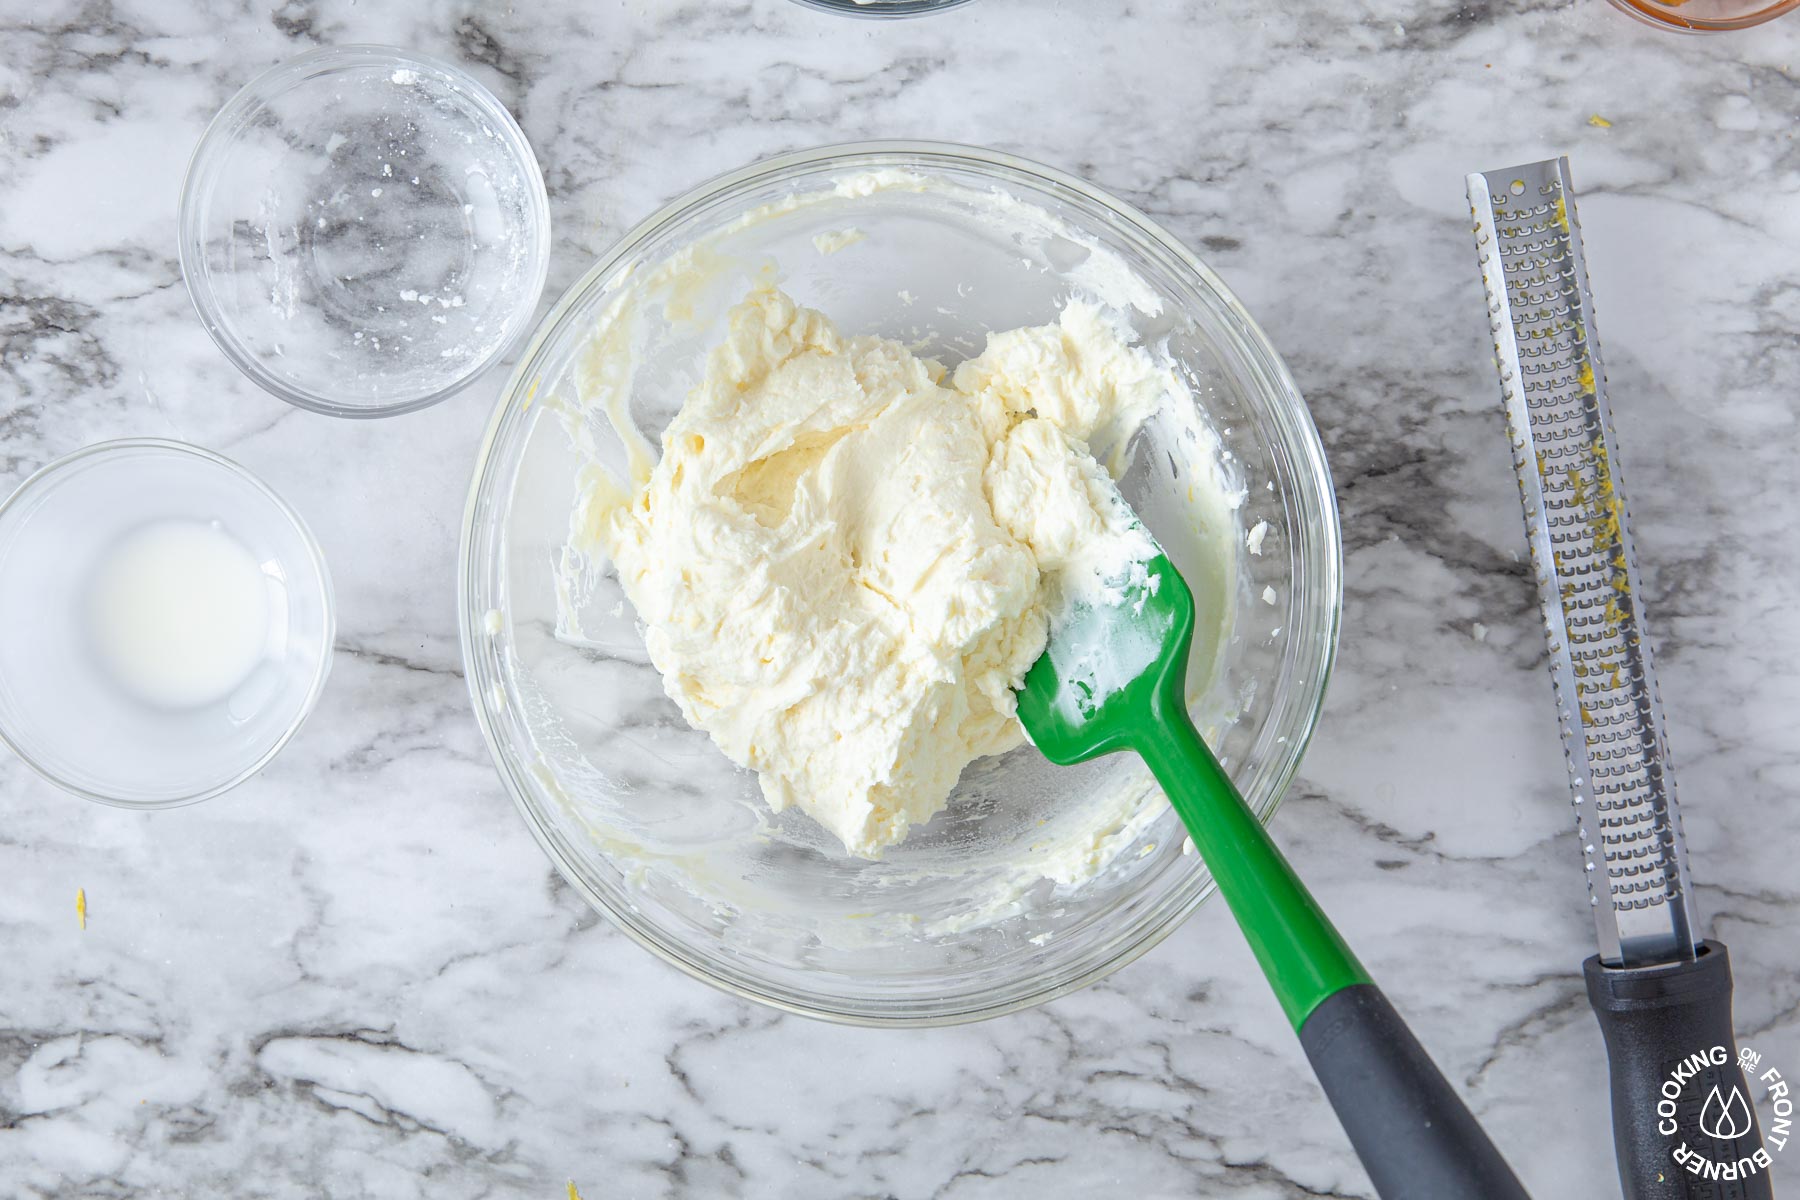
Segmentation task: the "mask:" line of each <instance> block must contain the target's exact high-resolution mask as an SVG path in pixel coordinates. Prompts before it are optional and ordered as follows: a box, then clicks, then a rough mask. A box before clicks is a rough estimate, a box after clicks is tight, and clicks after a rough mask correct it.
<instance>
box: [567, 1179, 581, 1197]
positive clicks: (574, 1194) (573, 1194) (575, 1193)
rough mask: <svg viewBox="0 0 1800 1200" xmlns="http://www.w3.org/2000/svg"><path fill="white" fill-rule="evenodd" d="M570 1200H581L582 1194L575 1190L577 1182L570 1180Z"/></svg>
mask: <svg viewBox="0 0 1800 1200" xmlns="http://www.w3.org/2000/svg"><path fill="white" fill-rule="evenodd" d="M569 1200H581V1193H580V1192H578V1191H576V1190H575V1181H574V1180H573V1179H571V1180H569Z"/></svg>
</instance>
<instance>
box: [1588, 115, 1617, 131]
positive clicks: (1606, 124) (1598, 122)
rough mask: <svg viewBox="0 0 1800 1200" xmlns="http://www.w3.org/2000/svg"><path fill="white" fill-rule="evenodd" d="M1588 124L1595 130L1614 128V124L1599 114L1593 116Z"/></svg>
mask: <svg viewBox="0 0 1800 1200" xmlns="http://www.w3.org/2000/svg"><path fill="white" fill-rule="evenodd" d="M1588 124H1589V125H1592V126H1593V127H1594V128H1595V129H1611V128H1612V122H1611V121H1609V120H1607V119H1606V118H1605V117H1603V116H1601V115H1600V114H1599V113H1595V114H1594V115H1593V116H1591V117H1589V118H1588Z"/></svg>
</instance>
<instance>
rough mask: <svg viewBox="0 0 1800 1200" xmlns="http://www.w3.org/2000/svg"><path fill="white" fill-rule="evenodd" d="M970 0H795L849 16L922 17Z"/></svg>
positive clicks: (808, 6) (807, 5)
mask: <svg viewBox="0 0 1800 1200" xmlns="http://www.w3.org/2000/svg"><path fill="white" fill-rule="evenodd" d="M968 2H969V0H795V3H797V4H804V5H805V6H806V7H807V8H817V9H823V10H824V11H825V12H834V13H842V14H844V15H845V16H849V17H922V16H925V15H926V14H928V13H934V12H942V11H943V10H944V9H946V8H956V7H958V6H959V5H963V4H967V3H968Z"/></svg>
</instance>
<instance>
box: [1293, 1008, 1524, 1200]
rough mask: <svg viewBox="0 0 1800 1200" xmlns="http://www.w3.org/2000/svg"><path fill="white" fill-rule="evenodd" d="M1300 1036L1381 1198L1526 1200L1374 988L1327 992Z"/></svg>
mask: <svg viewBox="0 0 1800 1200" xmlns="http://www.w3.org/2000/svg"><path fill="white" fill-rule="evenodd" d="M1300 1044H1301V1045H1302V1046H1304V1047H1305V1048H1306V1057H1307V1058H1308V1059H1309V1060H1311V1062H1312V1065H1313V1071H1314V1072H1315V1073H1316V1074H1317V1075H1318V1077H1319V1083H1320V1084H1321V1085H1322V1086H1323V1087H1324V1089H1325V1096H1326V1099H1328V1100H1330V1101H1331V1107H1332V1108H1334V1109H1336V1110H1337V1115H1338V1120H1339V1121H1341V1122H1343V1125H1344V1132H1345V1133H1347V1134H1349V1135H1350V1144H1351V1145H1353V1146H1355V1147H1356V1153H1357V1156H1358V1157H1360V1158H1361V1159H1362V1163H1363V1166H1364V1168H1366V1169H1367V1170H1368V1172H1369V1179H1370V1180H1371V1181H1372V1182H1373V1183H1374V1184H1375V1190H1376V1191H1377V1192H1378V1193H1380V1195H1381V1200H1529V1198H1528V1197H1527V1196H1526V1194H1525V1189H1524V1187H1523V1186H1521V1185H1520V1183H1519V1180H1518V1177H1517V1176H1515V1175H1514V1174H1513V1173H1512V1168H1510V1167H1508V1166H1507V1165H1506V1160H1505V1159H1504V1158H1502V1157H1500V1151H1498V1150H1497V1149H1495V1148H1494V1143H1493V1142H1491V1141H1489V1140H1488V1136H1487V1134H1486V1133H1484V1132H1482V1129H1481V1126H1480V1125H1478V1124H1476V1122H1475V1118H1474V1116H1473V1115H1472V1114H1471V1113H1470V1112H1469V1110H1468V1108H1467V1107H1466V1106H1465V1105H1464V1104H1463V1102H1462V1098H1461V1097H1459V1096H1458V1095H1457V1094H1456V1090H1455V1089H1454V1088H1452V1087H1451V1086H1450V1084H1449V1082H1448V1081H1447V1080H1445V1078H1444V1076H1443V1074H1442V1072H1440V1071H1439V1070H1438V1069H1437V1066H1436V1064H1434V1063H1433V1062H1432V1061H1431V1056H1430V1055H1428V1054H1426V1053H1425V1048H1424V1047H1423V1046H1421V1045H1420V1044H1419V1039H1418V1038H1416V1037H1414V1036H1413V1033H1412V1030H1410V1029H1408V1028H1407V1027H1406V1022H1405V1021H1403V1020H1401V1019H1400V1014H1399V1013H1397V1012H1395V1011H1394V1006H1393V1005H1392V1004H1389V1003H1388V999H1387V997H1386V996H1384V995H1382V994H1381V989H1380V988H1378V987H1376V986H1375V985H1374V984H1372V983H1360V984H1356V985H1355V986H1353V987H1347V988H1344V989H1343V990H1342V991H1340V992H1336V993H1334V994H1332V995H1331V996H1329V997H1327V998H1326V999H1325V1000H1324V1001H1323V1002H1322V1003H1320V1005H1319V1006H1318V1007H1317V1008H1315V1009H1314V1010H1313V1011H1312V1013H1311V1015H1310V1016H1308V1017H1307V1018H1306V1022H1305V1024H1303V1025H1301V1026H1300Z"/></svg>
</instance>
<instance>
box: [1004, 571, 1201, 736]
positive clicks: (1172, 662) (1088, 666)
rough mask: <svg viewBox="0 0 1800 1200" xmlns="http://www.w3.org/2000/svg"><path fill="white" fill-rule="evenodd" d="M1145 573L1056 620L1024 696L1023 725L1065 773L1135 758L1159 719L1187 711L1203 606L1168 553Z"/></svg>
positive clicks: (1110, 582)
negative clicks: (1191, 653)
mask: <svg viewBox="0 0 1800 1200" xmlns="http://www.w3.org/2000/svg"><path fill="white" fill-rule="evenodd" d="M1139 567H1140V569H1135V570H1133V571H1132V572H1130V574H1129V575H1127V576H1125V577H1122V578H1120V579H1116V580H1108V581H1107V583H1108V585H1109V586H1108V587H1107V589H1106V598H1105V600H1104V601H1103V602H1100V603H1088V602H1085V601H1083V602H1077V603H1074V604H1071V605H1070V606H1069V608H1068V610H1067V611H1065V612H1062V613H1058V614H1056V615H1055V616H1053V617H1052V620H1051V624H1050V641H1049V644H1048V645H1046V646H1045V647H1044V653H1043V654H1042V655H1041V656H1039V658H1038V660H1037V662H1035V663H1033V664H1032V667H1031V670H1030V671H1028V672H1026V674H1025V683H1024V685H1023V686H1022V687H1020V688H1019V691H1018V698H1019V723H1020V724H1022V725H1024V726H1025V734H1026V736H1027V737H1029V738H1030V739H1031V741H1032V744H1033V745H1035V746H1036V747H1037V748H1038V749H1039V750H1040V751H1042V752H1043V755H1044V757H1045V758H1047V759H1049V760H1050V761H1051V762H1053V763H1056V764H1058V765H1059V766H1068V765H1069V764H1071V763H1078V762H1085V761H1086V760H1087V759H1090V758H1096V757H1098V756H1100V755H1102V754H1111V753H1113V752H1115V751H1118V750H1129V749H1132V748H1133V742H1134V737H1135V736H1137V735H1141V734H1142V733H1143V732H1144V726H1145V725H1146V724H1147V722H1148V720H1149V717H1150V714H1152V713H1153V712H1156V711H1158V710H1159V709H1162V708H1163V707H1164V706H1173V708H1175V709H1179V708H1180V706H1181V705H1182V704H1183V703H1184V692H1185V690H1186V685H1187V660H1188V647H1189V645H1190V644H1191V643H1192V642H1193V639H1194V597H1193V594H1192V593H1191V592H1189V591H1188V586H1187V584H1186V583H1184V582H1183V581H1182V578H1181V575H1180V573H1179V572H1177V571H1176V570H1175V566H1174V564H1173V563H1171V562H1170V561H1169V559H1168V556H1167V555H1165V554H1162V553H1161V552H1160V551H1158V552H1157V553H1156V555H1155V557H1153V558H1150V559H1147V560H1144V561H1143V562H1142V563H1140V564H1139Z"/></svg>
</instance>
